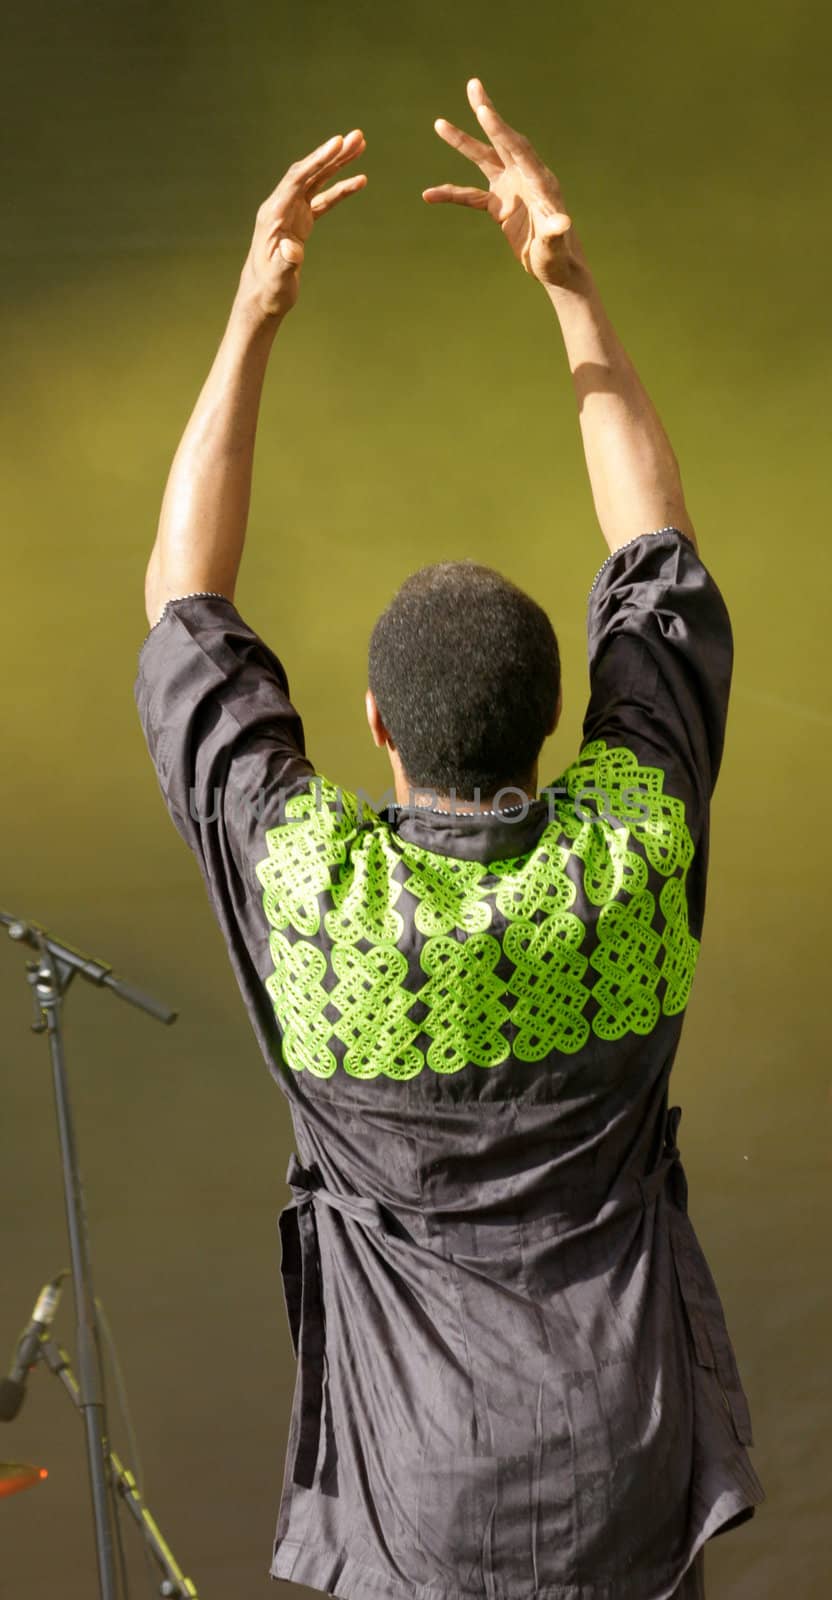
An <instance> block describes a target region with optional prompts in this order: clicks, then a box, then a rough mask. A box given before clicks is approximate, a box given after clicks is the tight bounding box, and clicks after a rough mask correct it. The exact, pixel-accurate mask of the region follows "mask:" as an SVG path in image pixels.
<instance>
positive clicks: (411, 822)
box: [378, 800, 549, 861]
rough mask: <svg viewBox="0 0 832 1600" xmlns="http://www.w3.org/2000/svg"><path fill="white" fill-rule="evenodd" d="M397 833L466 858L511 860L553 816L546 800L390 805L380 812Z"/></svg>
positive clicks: (439, 852)
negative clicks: (478, 807)
mask: <svg viewBox="0 0 832 1600" xmlns="http://www.w3.org/2000/svg"><path fill="white" fill-rule="evenodd" d="M378 816H379V817H380V818H381V820H382V821H384V822H386V823H387V825H388V827H390V828H391V829H392V831H393V832H394V833H396V834H398V836H399V838H401V839H403V840H405V841H406V842H408V843H411V844H416V845H419V846H421V848H422V849H423V850H433V851H435V852H436V854H437V855H442V856H458V857H459V858H460V859H461V860H463V861H507V860H510V859H511V858H512V857H513V856H519V855H524V854H525V852H526V851H528V850H531V849H532V848H533V847H534V845H536V844H537V841H538V839H539V838H540V835H541V833H542V832H543V829H544V828H545V826H546V824H547V822H548V821H549V805H548V802H547V801H546V800H530V801H529V802H528V806H527V808H525V809H524V808H523V807H522V806H520V807H519V808H517V807H516V806H515V807H506V808H505V810H504V811H498V812H488V811H486V810H483V811H471V812H467V813H466V812H463V811H436V810H430V809H429V808H428V807H427V806H395V805H394V806H386V807H385V808H384V809H383V810H382V811H380V812H379V813H378Z"/></svg>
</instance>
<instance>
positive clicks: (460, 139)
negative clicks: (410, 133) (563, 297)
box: [422, 78, 588, 288]
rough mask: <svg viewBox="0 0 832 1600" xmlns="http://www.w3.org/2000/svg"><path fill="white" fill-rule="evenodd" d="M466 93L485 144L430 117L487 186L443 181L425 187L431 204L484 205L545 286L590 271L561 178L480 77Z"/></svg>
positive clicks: (567, 281) (527, 268)
mask: <svg viewBox="0 0 832 1600" xmlns="http://www.w3.org/2000/svg"><path fill="white" fill-rule="evenodd" d="M467 89H468V99H469V101H470V104H471V108H472V110H473V111H474V112H475V113H476V115H477V118H478V121H479V124H480V127H481V128H482V130H483V132H484V133H485V134H487V136H488V139H489V140H490V143H489V144H485V143H483V141H482V140H481V139H474V138H472V137H471V135H470V134H469V133H465V132H464V131H463V130H462V128H457V127H456V126H455V125H454V123H452V122H447V121H446V120H445V118H444V117H439V118H437V120H436V122H435V123H434V127H435V128H436V131H437V133H438V134H439V137H440V138H441V139H444V140H445V143H446V144H450V145H453V147H454V149H455V150H458V151H459V152H460V154H461V155H464V156H467V157H468V159H469V160H470V161H473V162H474V164H475V166H477V167H479V169H480V172H481V173H482V174H483V176H484V177H485V178H487V179H488V188H487V189H469V188H462V187H461V186H460V185H458V184H453V183H443V184H439V185H437V186H436V187H434V188H432V189H424V190H423V191H422V198H423V199H424V200H426V201H427V202H428V204H430V205H434V204H437V203H439V202H441V201H448V202H451V203H452V204H454V205H461V206H473V207H474V208H475V209H476V210H479V211H487V212H488V213H489V214H490V216H492V217H493V218H494V220H495V221H496V222H498V223H499V224H500V227H501V228H502V230H503V233H504V234H505V236H506V239H507V240H508V242H509V244H510V246H511V248H512V250H513V251H514V254H515V256H516V257H517V259H518V261H519V262H520V263H521V264H522V266H523V267H524V269H525V271H526V272H528V273H530V274H531V276H532V277H534V278H537V279H538V281H539V282H540V283H543V284H545V285H547V286H548V287H552V288H554V287H564V288H568V287H571V286H572V285H573V284H574V283H576V282H577V281H578V279H579V277H580V276H581V274H587V273H588V267H587V263H586V259H585V257H584V253H583V250H582V249H581V246H580V243H579V241H578V238H577V235H576V233H575V228H574V225H573V223H572V219H571V217H570V216H569V215H568V213H567V211H566V208H565V206H564V203H563V196H562V194H561V191H560V184H559V183H558V180H557V178H556V177H555V175H554V173H553V172H550V171H549V168H548V167H547V166H544V164H543V162H542V161H541V159H540V156H539V155H538V154H537V152H536V151H535V150H534V149H533V148H532V146H531V144H530V143H529V141H528V139H526V138H524V136H523V135H522V134H521V133H518V132H517V131H516V129H514V128H512V127H510V126H509V124H508V123H507V122H505V121H504V119H503V118H502V117H501V116H500V115H499V113H498V112H497V111H496V110H495V108H494V106H493V104H492V102H491V100H490V99H489V97H488V95H487V94H486V92H485V90H484V88H483V86H482V84H481V82H480V80H479V78H470V79H469V80H468V85H467Z"/></svg>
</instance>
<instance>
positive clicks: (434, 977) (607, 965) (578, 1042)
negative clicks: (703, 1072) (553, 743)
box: [256, 740, 699, 1080]
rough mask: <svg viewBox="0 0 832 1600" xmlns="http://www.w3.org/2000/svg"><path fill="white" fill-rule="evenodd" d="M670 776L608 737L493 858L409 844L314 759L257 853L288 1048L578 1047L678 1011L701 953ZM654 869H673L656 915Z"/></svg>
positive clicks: (411, 1057)
mask: <svg viewBox="0 0 832 1600" xmlns="http://www.w3.org/2000/svg"><path fill="white" fill-rule="evenodd" d="M663 784H664V775H663V773H662V772H661V771H660V770H659V769H658V768H653V767H642V766H640V765H639V763H638V761H637V759H636V757H635V756H634V755H633V753H632V751H630V750H626V749H620V748H613V749H608V748H607V746H606V744H605V743H604V741H603V740H596V741H594V742H593V743H591V744H588V745H586V746H585V747H584V749H583V750H582V751H581V754H580V756H579V758H578V760H577V761H575V762H574V764H573V765H572V766H571V767H570V768H569V769H568V770H567V772H566V773H564V774H563V776H562V778H561V779H560V780H559V783H558V788H560V789H562V790H563V794H562V795H561V796H560V797H559V798H557V797H556V798H555V799H554V801H553V810H552V815H553V820H552V821H551V822H549V823H548V824H547V826H546V827H545V828H544V830H543V832H542V834H541V836H540V839H539V841H538V843H537V845H536V846H535V847H534V848H533V849H531V850H530V851H528V852H527V853H526V854H525V855H521V856H517V857H514V858H512V859H507V860H503V861H495V862H490V863H488V864H485V865H483V864H481V863H480V862H476V861H463V860H460V859H459V858H456V857H450V856H442V855H439V854H437V853H436V852H434V851H431V850H425V849H423V848H422V847H420V846H418V845H415V844H412V843H410V842H409V841H407V840H405V839H402V838H401V837H399V836H398V835H396V834H394V833H393V832H392V830H391V829H390V828H389V826H388V825H387V823H386V822H383V821H382V820H381V819H380V818H378V817H375V816H374V815H373V814H372V813H369V812H368V813H366V819H365V820H364V821H363V823H362V821H360V820H359V807H358V802H357V800H356V797H355V796H352V795H347V794H344V793H343V792H342V791H339V790H337V789H336V788H335V786H334V785H333V784H331V783H330V782H329V781H328V779H326V778H320V777H316V778H315V779H314V780H313V785H312V788H311V791H305V792H304V793H302V794H299V795H296V796H294V798H293V799H291V800H290V801H288V802H287V805H286V816H287V819H289V820H288V821H287V822H286V823H285V824H283V825H281V826H279V827H276V828H271V829H269V830H268V832H267V833H266V843H267V846H268V852H269V853H268V855H267V856H266V857H265V859H264V860H262V861H261V862H259V863H258V865H257V868H256V872H257V876H258V879H259V880H260V883H261V885H262V889H263V907H264V910H265V913H266V917H267V920H268V922H269V925H270V930H271V931H270V950H271V955H272V959H273V961H274V972H273V974H272V976H271V977H270V978H269V979H268V981H267V985H266V987H267V989H268V992H269V995H270V997H271V999H272V1003H273V1005H274V1008H275V1014H276V1016H277V1019H278V1022H279V1024H280V1027H281V1032H282V1037H283V1053H284V1057H285V1059H286V1061H287V1063H288V1064H289V1066H290V1067H292V1068H293V1069H294V1070H295V1071H308V1072H311V1073H312V1074H313V1075H316V1076H318V1077H331V1076H332V1074H333V1073H334V1072H335V1071H336V1068H337V1066H338V1063H339V1062H340V1063H341V1065H342V1066H343V1068H344V1070H345V1072H347V1073H348V1074H350V1075H351V1076H352V1077H355V1078H374V1077H378V1076H379V1075H381V1074H383V1075H384V1076H386V1077H391V1078H397V1079H402V1080H404V1079H407V1078H412V1077H415V1076H417V1075H418V1073H420V1072H421V1071H423V1070H424V1068H425V1066H427V1067H429V1068H430V1070H431V1071H432V1072H437V1073H456V1072H460V1071H461V1070H463V1068H465V1067H466V1066H477V1067H483V1068H487V1067H493V1066H498V1065H499V1064H500V1063H501V1062H504V1061H507V1060H509V1059H510V1058H514V1059H516V1060H518V1061H526V1062H532V1061H540V1060H542V1059H544V1058H545V1057H546V1056H547V1055H549V1054H550V1053H551V1052H553V1051H559V1052H561V1053H564V1054H573V1053H574V1052H576V1051H578V1050H580V1049H581V1048H582V1046H584V1045H585V1044H586V1043H587V1041H588V1040H589V1038H590V1037H591V1035H592V1034H595V1035H596V1037H598V1038H600V1039H606V1040H616V1039H621V1038H623V1037H625V1035H627V1034H637V1035H645V1034H648V1033H650V1032H651V1030H652V1029H653V1028H654V1027H655V1026H656V1023H657V1022H658V1020H659V1017H660V1015H661V1014H662V1013H664V1014H665V1015H666V1016H672V1015H676V1014H678V1013H679V1012H681V1011H683V1010H684V1007H685V1005H686V1004H687V1000H688V995H689V993H690V986H691V982H692V979H693V972H694V968H695V966H696V960H697V957H698V954H699V943H698V941H697V940H696V939H695V938H693V936H692V935H691V933H690V931H689V928H688V917H687V900H686V894H685V879H686V875H687V869H688V867H689V865H690V862H691V860H692V859H693V841H692V839H691V836H690V832H689V830H688V827H687V823H686V820H685V810H684V806H683V804H682V802H681V801H680V800H676V799H674V798H673V797H672V796H669V795H666V794H665V793H664V789H663ZM546 792H547V791H546V790H544V791H543V794H544V795H545V794H546ZM576 805H578V806H580V807H581V808H583V809H582V810H581V814H580V815H576ZM651 867H652V868H653V870H654V871H655V872H656V873H657V874H658V875H659V877H660V878H663V879H664V880H665V881H664V883H663V884H662V887H661V892H660V893H659V896H658V913H657V903H656V896H655V895H654V894H653V893H652V892H651V890H650V889H649V888H648V870H649V868H651ZM654 882H655V880H654ZM579 887H580V888H582V890H583V895H584V900H585V903H586V904H588V905H589V906H594V907H597V908H598V916H597V921H596V929H595V940H594V944H593V935H592V932H591V929H590V928H588V926H587V925H586V924H585V923H584V921H583V920H582V919H581V917H580V916H578V915H577V914H576V913H575V911H574V910H573V909H572V908H573V907H574V904H575V901H576V899H577V896H578V891H579ZM408 897H410V898H408ZM408 910H409V912H410V916H409V918H408V916H407V912H408ZM316 936H317V938H318V940H319V941H320V943H321V944H322V945H323V948H320V947H319V944H317V943H315V942H313V941H314V940H315V938H316Z"/></svg>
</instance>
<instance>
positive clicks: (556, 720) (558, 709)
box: [546, 683, 563, 738]
mask: <svg viewBox="0 0 832 1600" xmlns="http://www.w3.org/2000/svg"><path fill="white" fill-rule="evenodd" d="M562 710H563V684H562V683H561V684H559V685H558V703H557V705H556V706H555V712H554V716H553V717H552V721H551V723H550V725H549V727H548V729H547V733H546V736H547V738H548V736H549V734H551V733H554V731H555V729H556V727H557V725H558V723H559V722H560V714H561V712H562Z"/></svg>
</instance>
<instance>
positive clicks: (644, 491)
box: [423, 78, 695, 550]
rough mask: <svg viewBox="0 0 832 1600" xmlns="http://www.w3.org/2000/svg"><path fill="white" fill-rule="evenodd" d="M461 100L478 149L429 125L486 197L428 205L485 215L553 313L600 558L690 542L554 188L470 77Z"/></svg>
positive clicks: (624, 360)
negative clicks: (655, 535) (644, 542)
mask: <svg viewBox="0 0 832 1600" xmlns="http://www.w3.org/2000/svg"><path fill="white" fill-rule="evenodd" d="M467 87H468V99H469V102H470V104H471V107H472V110H473V111H474V112H475V113H476V116H477V119H478V121H479V124H480V127H481V128H482V130H483V133H484V134H485V135H486V136H487V139H488V143H485V142H484V141H483V140H480V139H475V138H472V136H471V135H470V134H468V133H465V132H464V131H463V130H462V129H461V128H458V127H456V126H455V125H454V124H453V123H451V122H447V121H446V120H445V119H444V118H439V119H438V120H437V121H436V123H435V124H434V126H435V128H436V131H437V133H438V134H439V136H440V138H442V139H444V140H445V142H446V144H450V145H452V146H453V147H454V149H456V150H459V151H460V153H461V154H462V155H464V156H467V157H468V159H469V160H470V161H473V162H474V164H475V166H477V167H478V168H479V170H480V172H481V173H482V174H483V176H484V177H485V178H486V179H487V181H488V188H487V189H479V188H467V187H463V186H460V185H457V184H450V183H445V184H440V185H438V186H436V187H434V188H430V189H425V190H424V191H423V197H424V199H425V200H426V201H428V203H429V204H435V203H438V202H442V201H450V202H452V203H454V204H457V205H467V206H472V207H473V208H474V209H476V210H481V211H486V212H488V214H489V215H490V216H492V217H493V218H494V220H495V221H496V222H498V223H499V224H500V227H501V228H502V231H503V233H504V234H505V237H506V239H507V240H508V243H509V245H510V246H511V249H512V250H513V252H514V254H515V256H516V257H517V259H518V261H520V262H521V264H522V266H523V267H524V269H525V271H526V272H528V273H529V274H530V275H531V276H532V277H534V278H537V280H538V282H540V283H542V284H543V287H544V288H545V290H546V293H547V295H548V296H549V299H550V300H551V302H552V305H553V306H554V309H555V311H556V312H557V315H558V319H559V322H560V327H561V332H562V334H563V339H564V343H565V346H566V353H567V358H568V361H569V366H570V370H571V372H572V377H573V380H574V384H575V392H576V395H577V398H578V409H579V414H580V426H581V435H582V438H583V445H584V453H585V455H586V464H587V469H588V472H589V480H590V484H591V487H592V496H593V500H594V503H595V510H596V513H597V516H598V521H599V524H600V526H601V532H602V533H603V535H604V538H605V539H606V542H607V544H608V545H609V548H610V550H618V549H619V548H620V547H621V545H623V544H626V543H627V542H628V541H629V540H630V539H633V538H635V537H636V536H637V535H638V534H642V533H649V532H651V531H653V530H654V529H657V528H662V527H665V526H666V525H668V524H672V525H673V526H674V527H676V528H679V529H680V531H681V532H682V533H686V534H687V535H688V537H689V538H690V539H691V540H693V541H694V543H695V538H694V530H693V526H692V524H691V521H690V518H689V516H688V513H687V510H686V507H685V497H684V493H683V490H682V481H681V476H680V472H679V465H678V462H677V460H676V457H675V455H674V453H673V449H672V447H671V444H670V441H669V439H668V437H667V434H666V433H665V431H664V428H663V427H662V424H661V421H660V419H659V416H658V414H657V412H656V410H655V407H654V406H653V404H652V402H651V400H650V397H649V395H648V394H647V391H646V390H645V388H644V385H643V384H642V383H641V381H640V379H639V377H638V374H637V373H636V370H635V368H634V366H633V364H632V362H631V361H630V358H629V356H628V355H627V353H626V351H625V350H624V347H623V345H622V344H621V342H620V340H619V338H618V336H617V334H616V333H615V330H614V328H613V326H612V323H611V322H610V320H609V317H608V316H607V314H606V312H605V310H604V307H603V305H602V303H601V297H600V295H599V293H598V289H597V287H596V284H595V282H594V279H593V277H592V273H591V272H590V269H589V266H588V263H587V260H586V257H585V255H584V252H583V249H582V247H581V244H580V241H579V239H578V236H577V233H576V230H575V226H574V223H573V221H572V219H571V217H570V216H569V214H568V213H567V211H566V209H565V206H564V203H563V196H562V194H561V189H560V184H559V183H558V180H557V178H556V177H555V175H554V173H553V172H550V170H549V168H548V167H546V166H544V164H543V162H542V161H541V159H540V157H539V156H538V155H537V153H536V151H535V150H534V149H533V148H532V146H531V144H530V143H529V141H528V139H526V138H524V137H523V135H522V134H520V133H517V132H516V130H515V129H514V128H511V127H510V126H509V124H508V123H507V122H505V121H504V119H503V118H502V117H501V116H500V115H499V114H498V112H497V111H496V110H495V108H494V106H493V104H492V102H491V100H490V99H489V97H488V95H487V94H486V92H485V90H484V88H483V86H482V83H481V82H480V80H479V78H471V79H470V80H469V82H468V86H467Z"/></svg>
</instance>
